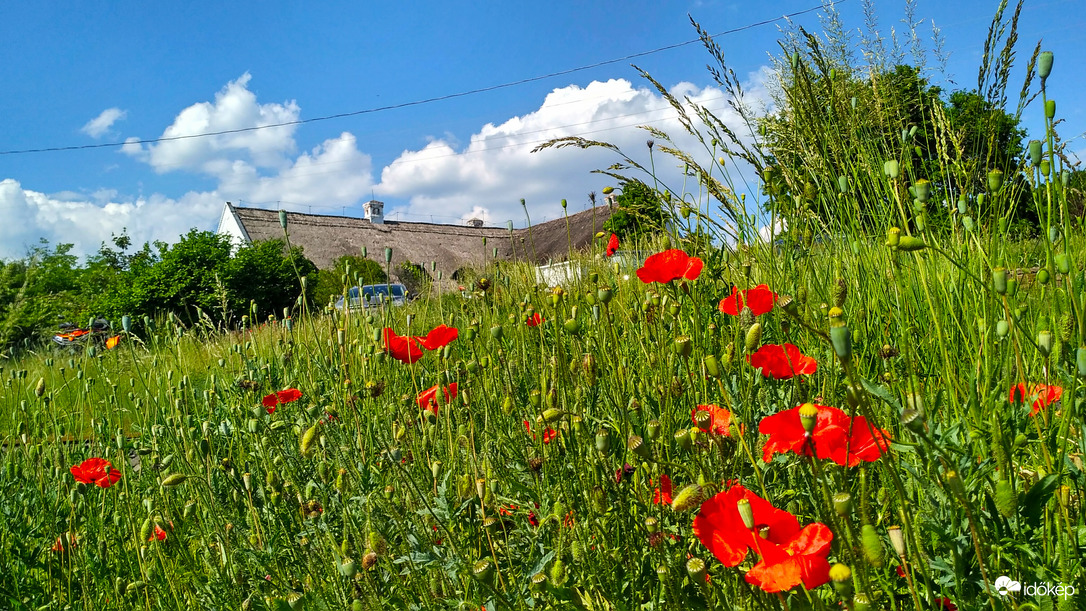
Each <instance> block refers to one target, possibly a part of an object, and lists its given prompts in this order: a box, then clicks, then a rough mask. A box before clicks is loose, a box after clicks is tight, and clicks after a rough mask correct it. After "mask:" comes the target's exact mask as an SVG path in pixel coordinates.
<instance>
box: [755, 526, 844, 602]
mask: <svg viewBox="0 0 1086 611" xmlns="http://www.w3.org/2000/svg"><path fill="white" fill-rule="evenodd" d="M772 537H773V533H772V532H770V538H772ZM831 541H833V533H832V532H830V529H829V527H827V526H826V525H825V524H822V523H820V522H816V523H814V524H808V525H807V526H805V527H803V530H801V531H799V532H798V533H796V534H795V535H794V536H792V537H790V538H789V539H788V540H787V541H784V542H783V543H779V544H778V543H775V542H773V541H770V540H767V541H762V542H760V545H759V549H760V550H761V553H762V561H761V562H759V563H758V564H756V565H754V567H753V568H751V569H750V570H749V571H747V575H746V580H747V583H749V584H752V585H756V586H758V587H759V588H761V589H762V590H764V591H766V592H786V591H788V590H791V589H792V588H794V587H796V586H798V585H799V584H800V583H802V584H803V587H804V588H806V589H808V590H811V589H814V588H817V587H818V586H820V585H822V584H824V583H826V582H828V581H829V580H830V563H829V561H827V560H826V556H827V555H828V554H829V551H830V542H831Z"/></svg>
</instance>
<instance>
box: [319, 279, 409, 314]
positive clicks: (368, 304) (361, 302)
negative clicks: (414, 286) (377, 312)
mask: <svg viewBox="0 0 1086 611" xmlns="http://www.w3.org/2000/svg"><path fill="white" fill-rule="evenodd" d="M405 303H407V287H405V286H404V285H402V284H398V283H397V284H367V285H366V286H352V287H351V288H349V289H347V294H346V296H345V297H344V296H341V297H340V298H339V299H337V300H336V309H337V310H342V311H347V310H348V309H351V310H364V309H366V308H374V307H381V306H383V305H394V306H402V305H404V304H405Z"/></svg>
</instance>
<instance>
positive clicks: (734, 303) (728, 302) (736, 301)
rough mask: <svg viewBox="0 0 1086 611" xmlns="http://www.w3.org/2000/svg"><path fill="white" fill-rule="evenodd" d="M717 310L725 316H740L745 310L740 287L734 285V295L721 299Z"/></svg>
mask: <svg viewBox="0 0 1086 611" xmlns="http://www.w3.org/2000/svg"><path fill="white" fill-rule="evenodd" d="M717 309H718V310H720V311H721V312H723V313H724V314H729V315H731V316H739V310H742V309H743V294H742V293H740V292H739V287H737V286H735V285H732V294H731V295H728V296H727V297H725V298H724V299H721V300H720V303H719V304H717Z"/></svg>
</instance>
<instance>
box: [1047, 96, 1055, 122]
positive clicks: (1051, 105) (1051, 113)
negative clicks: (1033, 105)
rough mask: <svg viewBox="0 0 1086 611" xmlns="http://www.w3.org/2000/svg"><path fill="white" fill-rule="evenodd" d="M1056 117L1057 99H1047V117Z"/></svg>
mask: <svg viewBox="0 0 1086 611" xmlns="http://www.w3.org/2000/svg"><path fill="white" fill-rule="evenodd" d="M1055 117H1056V100H1045V118H1047V119H1054V118H1055Z"/></svg>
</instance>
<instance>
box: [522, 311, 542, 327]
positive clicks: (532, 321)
mask: <svg viewBox="0 0 1086 611" xmlns="http://www.w3.org/2000/svg"><path fill="white" fill-rule="evenodd" d="M542 323H543V317H542V316H540V315H539V312H536V313H535V314H533V315H532V316H531V317H530V318H529V319H528V320H526V321H524V324H526V325H528V326H529V327H538V326H539V325H540V324H542Z"/></svg>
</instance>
